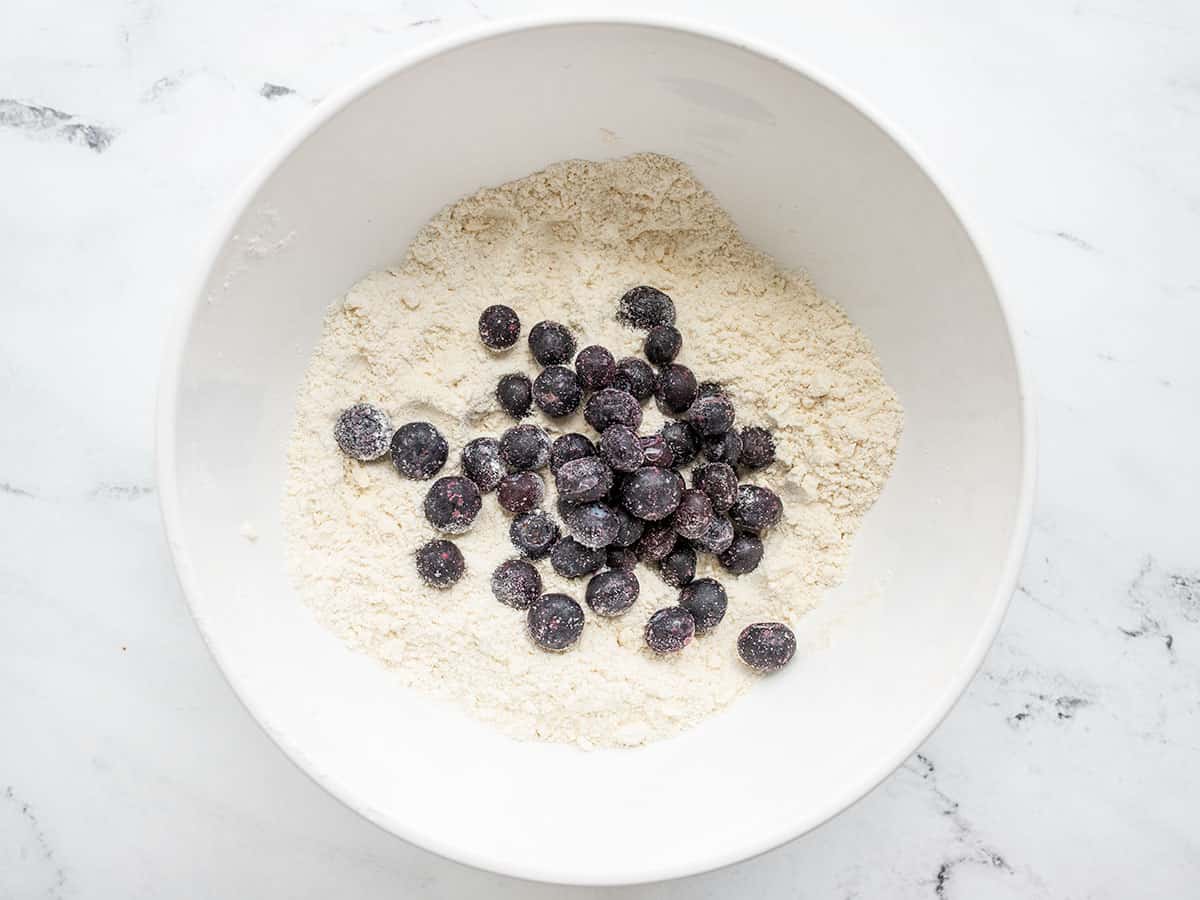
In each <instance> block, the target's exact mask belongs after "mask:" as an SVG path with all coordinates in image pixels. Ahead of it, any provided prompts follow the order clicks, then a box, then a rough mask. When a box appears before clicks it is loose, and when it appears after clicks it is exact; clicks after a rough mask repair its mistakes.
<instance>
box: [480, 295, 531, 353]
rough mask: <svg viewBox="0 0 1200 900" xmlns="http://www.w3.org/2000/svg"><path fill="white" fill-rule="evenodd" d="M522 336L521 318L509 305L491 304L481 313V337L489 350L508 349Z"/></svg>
mask: <svg viewBox="0 0 1200 900" xmlns="http://www.w3.org/2000/svg"><path fill="white" fill-rule="evenodd" d="M520 336H521V320H520V319H519V318H517V314H516V313H515V312H513V311H512V310H511V309H510V308H509V307H507V306H501V305H500V304H496V305H495V306H489V307H488V308H487V309H485V310H484V311H483V312H481V313H480V314H479V339H480V340H481V341H483V345H484V346H485V347H487V348H488V349H489V350H507V349H508V348H509V347H511V346H512V345H513V344H515V343H516V342H517V338H519V337H520Z"/></svg>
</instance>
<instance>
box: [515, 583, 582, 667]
mask: <svg viewBox="0 0 1200 900" xmlns="http://www.w3.org/2000/svg"><path fill="white" fill-rule="evenodd" d="M527 627H528V630H529V637H530V638H532V639H533V642H534V643H535V644H537V645H538V646H539V647H541V648H542V649H543V650H551V651H554V652H556V653H557V652H559V651H561V650H566V649H567V648H568V647H570V646H571V645H572V644H574V643H575V642H576V641H577V640H579V635H580V634H582V633H583V607H581V606H580V605H579V604H578V603H576V602H575V601H574V600H572V599H571V598H570V597H568V596H567V595H566V594H543V595H542V596H541V597H539V598H538V599H537V601H536V602H534V604H533V605H532V606H531V607H529V617H528V619H527Z"/></svg>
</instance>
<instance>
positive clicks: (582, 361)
mask: <svg viewBox="0 0 1200 900" xmlns="http://www.w3.org/2000/svg"><path fill="white" fill-rule="evenodd" d="M575 372H576V373H577V374H578V375H579V383H580V384H581V385H583V389H584V390H585V391H598V390H600V389H601V388H606V387H608V386H609V385H611V384H612V383H613V379H614V378H616V377H617V361H616V360H615V359H613V355H612V354H611V353H609V352H608V350H606V349H605V348H604V347H601V346H599V345H598V344H592V345H591V346H590V347H584V348H583V349H582V350H580V351H579V355H578V356H576V357H575Z"/></svg>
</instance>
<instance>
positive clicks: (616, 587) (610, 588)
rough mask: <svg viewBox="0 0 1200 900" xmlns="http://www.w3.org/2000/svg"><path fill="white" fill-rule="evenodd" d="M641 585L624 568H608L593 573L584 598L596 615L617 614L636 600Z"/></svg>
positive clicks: (635, 577)
mask: <svg viewBox="0 0 1200 900" xmlns="http://www.w3.org/2000/svg"><path fill="white" fill-rule="evenodd" d="M640 590H641V586H640V585H639V584H638V580H637V576H636V575H634V574H633V572H631V571H628V570H625V569H609V570H608V571H607V572H601V573H600V574H598V575H593V576H592V580H591V581H589V582H588V586H587V591H586V592H585V593H584V599H585V600H586V601H587V605H588V606H590V607H591V608H592V611H593V612H594V613H596V615H598V616H619V615H621V613H623V612H625V611H626V610H628V609H629V607H631V606H633V604H634V603H636V602H637V598H638V592H639V591H640Z"/></svg>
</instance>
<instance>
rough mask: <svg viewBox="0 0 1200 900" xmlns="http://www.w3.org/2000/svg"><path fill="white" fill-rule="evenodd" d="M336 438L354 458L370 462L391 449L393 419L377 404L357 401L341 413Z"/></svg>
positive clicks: (343, 448)
mask: <svg viewBox="0 0 1200 900" xmlns="http://www.w3.org/2000/svg"><path fill="white" fill-rule="evenodd" d="M333 439H334V440H335V441H337V445H338V447H340V448H341V450H342V452H343V453H345V454H346V455H347V456H349V457H350V458H351V459H357V460H359V461H360V462H370V461H371V460H373V459H379V457H381V456H383V454H385V453H387V452H388V445H389V444H390V442H391V439H392V420H391V419H389V418H388V414H387V413H385V412H384V411H383V410H382V409H380V408H379V407H378V406H372V405H371V404H370V403H355V404H354V405H353V406H351V407H350V408H349V409H347V410H344V411H343V412H342V414H341V415H340V416H338V420H337V423H336V424H335V425H334V426H333Z"/></svg>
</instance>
